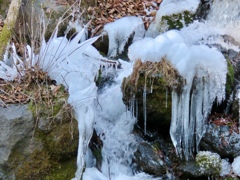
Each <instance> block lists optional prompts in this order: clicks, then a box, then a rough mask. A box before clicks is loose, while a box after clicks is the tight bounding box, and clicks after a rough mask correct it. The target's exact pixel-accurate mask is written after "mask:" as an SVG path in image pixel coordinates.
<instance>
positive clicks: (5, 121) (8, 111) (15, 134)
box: [0, 105, 34, 179]
mask: <svg viewBox="0 0 240 180" xmlns="http://www.w3.org/2000/svg"><path fill="white" fill-rule="evenodd" d="M27 108H28V107H27V106H26V105H9V106H8V107H6V108H3V107H0V179H1V178H3V179H5V178H4V177H5V176H6V173H7V172H5V171H6V170H7V169H6V167H7V164H8V161H9V158H10V156H11V154H12V152H13V150H14V148H15V147H17V146H21V143H22V142H23V141H25V140H26V139H31V137H32V135H33V129H34V120H33V115H32V113H31V112H30V111H28V110H27ZM22 145H24V143H23V144H22ZM1 174H2V175H1ZM1 176H2V177H1Z"/></svg>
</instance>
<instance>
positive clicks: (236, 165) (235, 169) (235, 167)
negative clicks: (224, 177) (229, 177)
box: [232, 156, 240, 176]
mask: <svg viewBox="0 0 240 180" xmlns="http://www.w3.org/2000/svg"><path fill="white" fill-rule="evenodd" d="M239 167H240V156H238V157H236V158H234V160H233V163H232V171H233V172H234V173H235V174H237V175H238V176H240V168H239Z"/></svg>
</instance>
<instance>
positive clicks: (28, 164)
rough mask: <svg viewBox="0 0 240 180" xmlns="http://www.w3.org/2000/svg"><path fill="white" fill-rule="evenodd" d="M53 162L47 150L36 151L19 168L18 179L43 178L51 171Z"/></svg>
mask: <svg viewBox="0 0 240 180" xmlns="http://www.w3.org/2000/svg"><path fill="white" fill-rule="evenodd" d="M52 168H53V164H52V162H51V159H50V155H49V154H48V153H47V152H46V151H38V150H36V151H34V152H33V153H32V154H31V155H30V156H29V157H28V159H27V160H26V161H24V162H23V164H22V165H21V166H20V167H19V168H18V170H17V173H16V179H22V180H29V179H43V177H44V176H45V175H46V174H48V173H49V172H51V170H52Z"/></svg>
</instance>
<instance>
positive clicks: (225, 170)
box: [220, 159, 231, 176]
mask: <svg viewBox="0 0 240 180" xmlns="http://www.w3.org/2000/svg"><path fill="white" fill-rule="evenodd" d="M230 172H231V165H230V163H229V161H228V160H227V159H222V168H221V173H220V176H226V175H228V174H230Z"/></svg>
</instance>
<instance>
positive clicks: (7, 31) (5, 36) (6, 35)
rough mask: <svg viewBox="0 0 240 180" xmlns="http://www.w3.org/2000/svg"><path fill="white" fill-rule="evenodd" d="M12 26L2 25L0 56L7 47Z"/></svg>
mask: <svg viewBox="0 0 240 180" xmlns="http://www.w3.org/2000/svg"><path fill="white" fill-rule="evenodd" d="M12 29H13V25H6V24H5V25H4V26H3V29H2V32H1V33H0V56H2V55H3V53H4V52H5V49H6V47H7V44H8V42H9V41H10V38H11V36H12V31H11V30H12Z"/></svg>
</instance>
